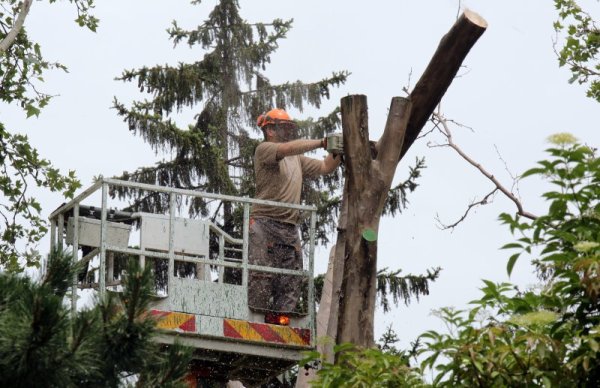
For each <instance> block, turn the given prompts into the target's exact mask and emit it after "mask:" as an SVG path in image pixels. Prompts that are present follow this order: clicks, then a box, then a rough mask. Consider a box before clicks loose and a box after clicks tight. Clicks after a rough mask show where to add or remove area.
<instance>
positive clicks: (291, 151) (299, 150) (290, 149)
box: [277, 139, 325, 160]
mask: <svg viewBox="0 0 600 388" xmlns="http://www.w3.org/2000/svg"><path fill="white" fill-rule="evenodd" d="M324 145H325V143H324V142H323V140H321V139H319V140H310V139H298V140H292V141H288V142H286V143H278V144H277V160H281V159H283V158H285V157H286V156H292V155H302V154H304V153H306V152H308V151H313V150H316V149H317V148H321V147H323V146H324Z"/></svg>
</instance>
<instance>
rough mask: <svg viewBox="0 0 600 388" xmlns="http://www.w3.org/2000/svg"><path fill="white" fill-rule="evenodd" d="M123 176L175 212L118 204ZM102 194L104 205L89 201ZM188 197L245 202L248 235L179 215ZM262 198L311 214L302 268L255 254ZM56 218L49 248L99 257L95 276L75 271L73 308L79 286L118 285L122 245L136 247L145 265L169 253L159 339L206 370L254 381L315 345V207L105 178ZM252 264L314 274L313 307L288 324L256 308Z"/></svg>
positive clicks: (158, 303) (158, 307)
mask: <svg viewBox="0 0 600 388" xmlns="http://www.w3.org/2000/svg"><path fill="white" fill-rule="evenodd" d="M118 186H120V187H126V188H131V189H139V190H144V191H146V192H149V193H161V194H162V195H168V197H169V214H166V215H165V214H152V213H126V212H121V211H115V210H111V209H110V208H109V194H108V193H109V189H111V188H113V187H118ZM98 195H100V198H101V199H100V201H101V204H100V206H98V207H91V206H87V205H83V204H82V202H83V201H85V200H90V199H91V198H94V197H95V198H97V197H98ZM182 197H188V198H196V197H200V198H204V199H209V200H220V201H229V202H231V203H233V204H236V205H239V206H242V207H243V214H244V218H243V229H242V230H243V232H242V236H241V237H242V238H234V237H232V236H230V235H229V234H227V233H225V232H224V231H223V230H222V229H220V228H219V227H218V226H217V225H216V224H214V223H213V222H211V221H210V220H200V219H190V218H185V217H180V216H177V214H176V212H177V210H176V207H177V201H178V200H181V198H182ZM96 200H97V199H96ZM254 203H260V204H266V205H271V206H280V207H287V208H293V209H298V210H300V211H303V212H306V213H307V214H309V216H310V230H309V236H310V240H309V242H308V260H305V262H306V264H305V265H304V268H303V269H302V270H298V271H294V270H286V269H281V268H272V267H264V266H257V265H251V264H249V263H248V234H249V233H248V231H249V221H250V216H249V214H250V206H251V205H252V204H254ZM50 223H51V248H53V247H55V246H63V245H64V244H68V245H70V246H72V248H73V259H74V260H77V261H84V262H89V261H94V263H97V268H96V269H97V270H96V271H95V274H94V280H92V281H91V282H86V281H81V279H78V278H74V279H73V290H74V292H73V293H72V295H73V297H72V300H71V303H72V304H71V307H72V309H73V310H75V309H76V303H77V290H78V289H83V288H91V289H95V290H97V292H98V294H99V296H100V297H102V296H103V295H104V294H105V293H106V292H118V290H119V287H120V281H119V280H118V279H117V280H115V273H114V271H115V260H114V257H115V254H118V253H120V254H126V255H129V256H134V257H137V258H138V259H139V261H140V264H141V265H144V264H145V263H147V262H148V261H149V260H162V261H163V262H166V263H168V265H167V268H168V270H167V274H168V276H167V289H166V292H163V293H162V294H161V293H158V294H157V296H156V300H155V302H154V303H153V305H152V309H151V311H150V312H151V313H152V314H153V315H156V316H157V317H158V327H159V329H160V334H159V335H158V336H157V341H159V342H161V343H165V344H170V343H173V342H175V341H178V342H179V343H182V344H184V345H187V346H191V347H193V348H194V349H195V353H194V354H195V359H196V360H195V363H196V364H197V365H199V366H200V369H201V370H203V371H204V372H203V373H205V374H206V375H209V376H211V377H215V378H219V379H229V380H242V381H244V382H245V383H246V384H248V385H250V386H251V385H255V384H259V383H261V382H264V381H266V380H268V379H269V378H271V377H273V376H276V375H278V374H280V373H281V372H283V371H285V370H287V369H289V368H290V367H292V366H293V365H295V364H296V363H297V362H298V361H299V360H300V359H302V357H303V351H306V350H312V349H314V348H315V307H314V283H313V268H314V246H315V241H314V236H315V232H314V231H315V225H316V208H315V207H311V206H302V205H292V204H282V203H277V202H272V201H262V200H255V199H250V198H242V197H234V196H226V195H218V194H209V193H202V192H198V191H192V190H182V189H174V188H168V187H162V186H155V185H148V184H142V183H135V182H127V181H120V180H116V179H107V178H100V179H99V180H98V181H97V182H96V183H95V184H94V185H92V186H91V187H89V188H88V189H86V190H85V191H83V192H82V193H81V194H79V195H78V196H77V197H75V198H74V199H73V200H72V201H70V202H68V203H66V204H63V205H62V206H60V207H59V208H58V209H57V210H55V211H54V212H53V213H52V214H51V215H50ZM134 225H135V226H136V227H135V228H134V227H133V226H134ZM211 233H212V234H213V237H216V238H217V239H218V252H216V253H215V252H210V251H209V240H210V237H211ZM132 234H133V235H132ZM136 238H137V241H136V243H137V244H138V245H139V247H132V246H131V245H132V244H131V243H130V240H132V239H133V240H135V239H136ZM80 251H81V254H80ZM181 262H184V263H193V265H195V269H196V270H195V275H194V276H193V277H182V276H178V274H177V273H176V272H177V271H176V269H175V267H176V263H181ZM228 270H229V271H231V270H233V271H238V272H241V279H240V281H239V282H237V284H231V283H227V282H226V281H225V276H224V274H225V273H226V271H228ZM250 270H252V271H262V272H269V273H274V274H279V275H291V276H301V277H302V278H303V282H304V284H306V290H305V291H306V292H305V293H304V296H303V298H305V305H306V311H303V312H301V313H299V314H297V316H293V317H291V319H290V325H289V326H279V325H274V324H268V323H265V316H264V314H259V313H256V312H253V311H251V310H250V309H249V308H248V271H250Z"/></svg>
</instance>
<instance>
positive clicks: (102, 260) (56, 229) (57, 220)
mask: <svg viewBox="0 0 600 388" xmlns="http://www.w3.org/2000/svg"><path fill="white" fill-rule="evenodd" d="M119 186H120V187H126V188H132V189H139V190H145V191H151V192H155V193H164V194H168V195H169V245H168V252H156V251H148V250H142V249H137V248H129V247H127V248H124V247H118V246H111V245H109V244H108V242H107V224H108V219H107V218H108V216H107V215H108V192H109V187H119ZM98 190H101V196H102V200H101V201H102V206H101V214H100V246H99V247H98V248H97V249H94V250H93V251H92V252H91V253H89V254H87V255H86V256H85V257H83V258H82V260H90V258H91V257H94V256H96V255H99V267H98V272H99V274H98V292H99V294H100V297H102V296H103V295H104V294H105V293H106V286H107V284H106V269H107V268H106V267H107V266H106V256H107V252H109V251H110V252H119V253H124V254H130V255H137V256H139V257H142V258H145V257H152V258H156V259H167V260H168V271H169V276H168V279H169V282H170V281H171V278H172V274H173V272H174V265H175V261H183V262H194V263H197V264H206V265H210V266H218V267H219V281H220V282H222V280H223V272H224V268H225V267H229V268H238V269H241V270H242V286H243V287H245V288H246V290H247V287H248V271H249V270H252V271H260V272H269V273H275V274H284V275H294V276H303V277H306V278H307V279H308V295H307V298H308V303H307V305H308V311H307V312H308V315H309V316H310V322H311V323H310V326H311V332H312V333H314V316H315V311H314V281H313V271H314V251H315V227H316V210H317V209H316V208H315V207H314V206H305V205H295V204H287V203H280V202H274V201H265V200H258V199H251V198H247V197H235V196H230V195H221V194H212V193H205V192H199V191H194V190H185V189H177V188H169V187H164V186H156V185H149V184H144V183H136V182H128V181H122V180H117V179H111V178H103V177H100V178H99V179H98V181H96V182H95V183H94V184H93V185H92V186H90V187H89V188H88V189H86V190H84V191H83V192H82V193H81V194H79V195H77V196H76V197H75V198H74V199H73V200H71V201H70V202H68V203H66V204H64V205H62V206H61V207H59V208H58V209H57V210H55V211H54V212H53V213H52V214H51V215H50V217H49V218H50V223H51V229H50V231H51V233H50V239H51V248H54V247H56V246H58V247H62V246H63V244H64V241H63V236H64V232H65V230H64V224H65V223H64V220H65V214H66V213H67V212H69V211H70V210H71V209H73V214H72V216H73V228H74V229H73V235H72V245H73V260H74V261H77V260H78V249H79V238H80V236H79V207H80V205H81V203H82V201H84V200H85V199H87V198H88V197H90V196H91V195H93V194H94V193H96V192H97V191H98ZM177 196H189V197H194V198H204V199H213V200H221V201H229V202H232V203H238V204H241V205H242V206H243V210H244V217H243V229H242V238H241V239H237V238H234V237H232V236H230V235H229V234H227V233H225V232H224V231H223V230H222V229H220V228H219V227H218V226H216V225H214V224H211V225H210V228H211V230H212V231H213V232H215V233H216V234H217V235H218V237H219V254H218V259H217V260H214V259H210V258H209V257H204V258H202V257H190V256H185V255H179V254H177V253H176V252H175V248H174V230H175V228H174V224H175V218H176V199H177ZM253 204H261V205H269V206H275V207H283V208H288V209H296V210H301V211H307V212H310V230H309V236H310V240H309V247H308V268H307V269H302V270H288V269H282V268H272V267H265V266H258V265H252V264H249V262H248V237H249V223H250V206H251V205H253ZM226 242H228V243H230V244H236V245H241V254H242V260H241V262H240V261H239V260H230V259H228V258H226V257H225V251H226V250H227V249H229V250H232V249H236V248H231V247H229V248H226V247H225V243H226ZM237 249H238V252H240V250H239V248H237ZM77 286H78V279H77V275H75V276H74V278H73V292H72V301H71V308H72V310H73V312H74V311H75V309H76V300H77V299H76V298H77V293H76V290H77Z"/></svg>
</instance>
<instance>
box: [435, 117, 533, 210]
mask: <svg viewBox="0 0 600 388" xmlns="http://www.w3.org/2000/svg"><path fill="white" fill-rule="evenodd" d="M432 120H435V121H436V122H434V123H435V124H436V127H437V128H438V129H439V130H440V131H441V132H442V134H443V135H444V136H445V137H446V140H447V141H448V143H447V144H446V145H447V146H448V147H450V148H452V149H454V150H455V151H456V152H457V153H458V154H459V155H460V156H461V157H462V158H463V159H464V160H466V161H467V162H468V163H469V164H470V165H472V166H473V167H475V168H476V169H478V170H479V172H481V173H482V174H483V175H484V176H485V177H486V178H488V179H489V180H490V181H491V182H492V183H493V184H494V185H495V186H496V189H495V190H500V191H501V192H502V193H503V194H504V195H505V196H506V197H507V198H508V199H510V200H511V201H512V202H513V203H514V204H515V206H516V207H517V214H519V215H520V216H523V217H525V218H529V219H530V220H535V219H536V218H537V216H535V215H534V214H532V213H529V212H527V211H525V210H524V209H523V205H522V204H521V201H520V200H519V199H518V198H517V197H516V196H515V195H514V194H513V193H512V192H511V191H510V190H508V189H507V188H506V187H505V186H504V185H502V183H500V181H498V179H497V178H496V177H495V176H494V175H493V174H491V173H489V172H488V171H487V170H486V169H485V168H484V167H483V166H482V165H481V164H480V163H478V162H477V161H475V160H473V159H472V158H471V157H469V156H468V155H467V154H466V153H465V152H464V151H463V150H462V149H461V148H460V147H459V146H458V145H456V144H455V143H454V141H453V139H452V132H451V131H450V128H449V126H448V120H447V119H446V118H445V117H443V116H442V115H441V114H440V113H438V112H434V113H433V115H432ZM440 125H441V127H440ZM495 190H494V191H495ZM489 195H490V194H488V196H486V198H487V197H489ZM484 199H485V198H484ZM473 205H477V203H475V204H473ZM470 207H471V206H470ZM469 210H470V209H469ZM467 213H468V210H467Z"/></svg>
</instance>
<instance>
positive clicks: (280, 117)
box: [256, 109, 295, 129]
mask: <svg viewBox="0 0 600 388" xmlns="http://www.w3.org/2000/svg"><path fill="white" fill-rule="evenodd" d="M280 123H290V124H295V122H294V120H292V118H291V117H290V115H289V114H287V112H286V111H284V110H283V109H271V110H270V111H268V112H267V113H263V114H262V115H260V116H258V119H256V125H258V126H259V127H260V128H261V129H262V128H263V127H264V126H265V125H268V124H280Z"/></svg>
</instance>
